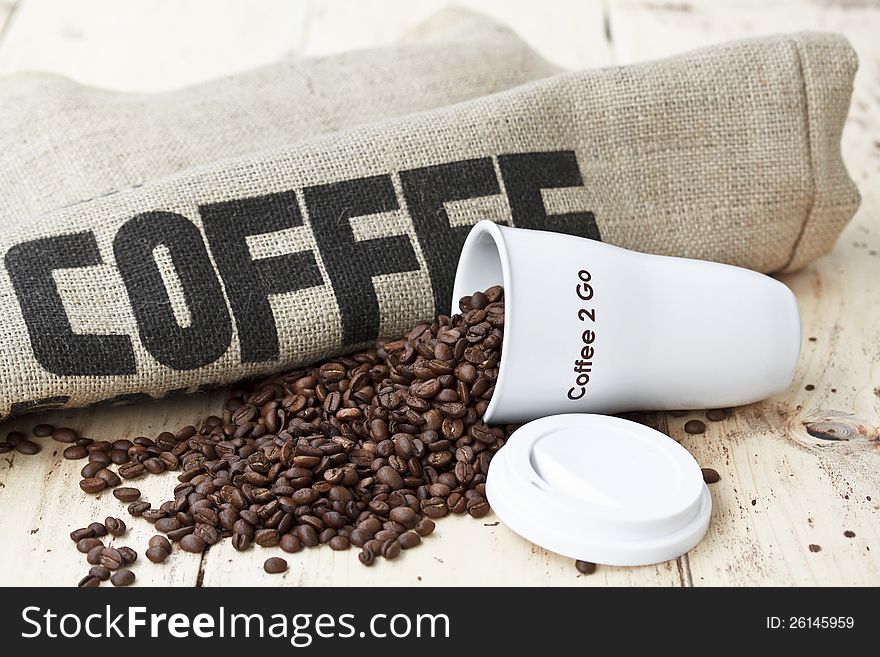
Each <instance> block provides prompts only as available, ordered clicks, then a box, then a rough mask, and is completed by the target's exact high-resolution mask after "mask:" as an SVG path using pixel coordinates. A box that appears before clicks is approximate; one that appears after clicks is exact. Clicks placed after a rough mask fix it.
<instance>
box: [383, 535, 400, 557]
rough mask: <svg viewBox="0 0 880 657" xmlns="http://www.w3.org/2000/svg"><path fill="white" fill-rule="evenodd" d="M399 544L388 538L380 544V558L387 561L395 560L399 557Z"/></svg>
mask: <svg viewBox="0 0 880 657" xmlns="http://www.w3.org/2000/svg"><path fill="white" fill-rule="evenodd" d="M401 549H402V548H401V547H400V543H398V542H397V540H396V539H393V538H389V539H388V540H387V541H385V542H384V543H382V556H383V557H384V558H385V559H388V560H389V561H390V560H391V559H396V558H397V557H398V556H400V550H401Z"/></svg>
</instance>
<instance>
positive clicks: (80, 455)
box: [61, 445, 89, 461]
mask: <svg viewBox="0 0 880 657" xmlns="http://www.w3.org/2000/svg"><path fill="white" fill-rule="evenodd" d="M61 454H62V456H64V458H66V459H69V460H71V461H76V460H78V459H84V458H85V457H86V456H88V455H89V452H88V450H87V449H86V448H85V447H83V446H82V445H71V446H70V447H67V448H65V449H64V451H63V452H62V453H61Z"/></svg>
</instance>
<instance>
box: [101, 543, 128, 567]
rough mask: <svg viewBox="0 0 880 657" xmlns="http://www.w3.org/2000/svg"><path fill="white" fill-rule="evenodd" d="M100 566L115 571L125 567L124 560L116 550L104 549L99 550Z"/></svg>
mask: <svg viewBox="0 0 880 657" xmlns="http://www.w3.org/2000/svg"><path fill="white" fill-rule="evenodd" d="M100 564H101V565H102V566H104V568H107V569H108V570H116V569H118V568H121V567H122V566H123V565H125V559H124V558H123V557H122V554H120V552H119V550H117V549H116V548H112V547H105V548H103V549H102V550H101V561H100Z"/></svg>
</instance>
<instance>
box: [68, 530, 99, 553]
mask: <svg viewBox="0 0 880 657" xmlns="http://www.w3.org/2000/svg"><path fill="white" fill-rule="evenodd" d="M94 537H95V533H94V532H93V531H92V528H91V527H82V528H80V529H74V530H73V531H72V532H70V540H71V541H73V542H74V543H79V542H80V541H81V540H82V539H84V538H94ZM80 552H82V550H80ZM86 552H88V550H86Z"/></svg>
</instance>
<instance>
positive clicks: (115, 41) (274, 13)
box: [0, 0, 306, 91]
mask: <svg viewBox="0 0 880 657" xmlns="http://www.w3.org/2000/svg"><path fill="white" fill-rule="evenodd" d="M305 12H306V6H305V4H304V3H301V2H289V1H288V0H254V1H252V2H245V1H243V0H189V1H188V2H175V1H174V0H127V1H126V2H117V1H115V0H75V1H68V0H22V2H21V4H20V6H19V7H18V9H17V11H16V12H15V17H14V20H13V24H12V25H11V26H10V29H9V30H8V31H7V34H6V35H5V38H4V39H3V41H2V43H0V73H9V72H12V71H19V70H38V71H44V72H48V73H56V74H58V75H64V76H67V77H70V78H73V79H74V80H77V81H79V82H83V83H85V84H90V85H94V86H98V87H107V88H113V89H119V90H125V91H157V90H163V89H171V88H176V87H181V86H185V85H188V84H191V83H194V82H199V81H202V80H206V79H209V78H214V77H218V76H222V75H228V74H230V73H235V72H237V71H243V70H246V69H249V68H252V67H254V66H259V65H261V64H267V63H270V62H274V61H277V60H278V59H280V58H282V57H284V56H285V55H287V54H288V53H290V52H291V51H292V50H296V49H298V48H299V47H300V37H301V36H302V31H301V27H302V25H303V21H304V17H305Z"/></svg>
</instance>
